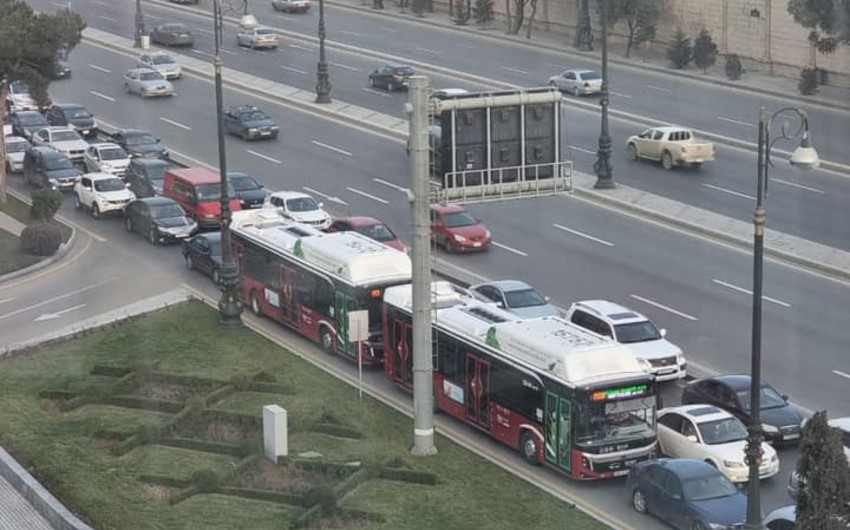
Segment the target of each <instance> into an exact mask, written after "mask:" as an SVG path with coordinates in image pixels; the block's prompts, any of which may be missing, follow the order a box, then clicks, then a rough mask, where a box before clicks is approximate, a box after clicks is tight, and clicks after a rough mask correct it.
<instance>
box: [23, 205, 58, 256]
mask: <svg viewBox="0 0 850 530" xmlns="http://www.w3.org/2000/svg"><path fill="white" fill-rule="evenodd" d="M33 204H35V203H33ZM61 244H62V232H61V231H60V230H59V227H58V226H55V225H52V224H48V223H38V224H34V225H29V226H27V227H26V228H24V230H23V231H22V232H21V248H22V249H23V251H24V252H26V253H27V254H32V255H33V256H52V255H54V254H56V251H57V250H59V245H61Z"/></svg>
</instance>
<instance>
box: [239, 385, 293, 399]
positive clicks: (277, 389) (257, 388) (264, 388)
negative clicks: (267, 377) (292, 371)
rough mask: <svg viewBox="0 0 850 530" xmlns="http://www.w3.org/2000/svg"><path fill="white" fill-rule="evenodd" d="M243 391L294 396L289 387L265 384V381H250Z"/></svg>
mask: <svg viewBox="0 0 850 530" xmlns="http://www.w3.org/2000/svg"><path fill="white" fill-rule="evenodd" d="M245 390H247V391H249V392H261V393H264V394H283V395H290V396H291V395H295V391H294V390H292V387H290V386H289V385H286V384H284V383H267V382H265V381H251V382H250V383H248V385H247V388H245Z"/></svg>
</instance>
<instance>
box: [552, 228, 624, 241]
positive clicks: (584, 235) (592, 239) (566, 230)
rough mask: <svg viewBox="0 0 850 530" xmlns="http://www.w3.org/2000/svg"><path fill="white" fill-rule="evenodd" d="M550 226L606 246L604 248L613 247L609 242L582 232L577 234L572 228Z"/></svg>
mask: <svg viewBox="0 0 850 530" xmlns="http://www.w3.org/2000/svg"><path fill="white" fill-rule="evenodd" d="M552 226H554V227H555V228H557V229H558V230H563V231H564V232H569V233H571V234H573V235H576V236H579V237H583V238H585V239H588V240H590V241H593V242H596V243H599V244H601V245H606V246H609V247H613V246H614V243H611V242H610V241H605V240H604V239H599V238H598V237H593V236H591V235H588V234H585V233H584V232H579V231H578V230H573V229H572V228H567V227H566V226H563V225H559V224H554V225H552Z"/></svg>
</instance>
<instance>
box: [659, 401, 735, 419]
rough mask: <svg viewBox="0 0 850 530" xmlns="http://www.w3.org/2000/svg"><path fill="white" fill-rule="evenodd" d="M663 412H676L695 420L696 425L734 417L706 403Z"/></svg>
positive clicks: (667, 409) (668, 409)
mask: <svg viewBox="0 0 850 530" xmlns="http://www.w3.org/2000/svg"><path fill="white" fill-rule="evenodd" d="M661 412H665V413H666V412H676V413H679V414H681V415H682V416H685V417H687V418H689V419H691V420H693V421H694V423H706V422H709V421H717V420H723V419H726V418H731V417H733V416H732V414H730V413H729V412H726V411H725V410H723V409H721V408H718V407H715V406H714V405H706V404H704V403H700V404H695V405H681V406H679V407H669V408H665V409H662V410H661Z"/></svg>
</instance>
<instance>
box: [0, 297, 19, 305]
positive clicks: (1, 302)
mask: <svg viewBox="0 0 850 530" xmlns="http://www.w3.org/2000/svg"><path fill="white" fill-rule="evenodd" d="M13 300H17V298H15V297H14V296H13V297H12V298H4V299H2V300H0V304H5V303H6V302H11V301H13Z"/></svg>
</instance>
